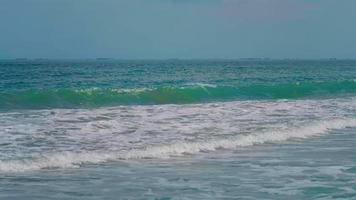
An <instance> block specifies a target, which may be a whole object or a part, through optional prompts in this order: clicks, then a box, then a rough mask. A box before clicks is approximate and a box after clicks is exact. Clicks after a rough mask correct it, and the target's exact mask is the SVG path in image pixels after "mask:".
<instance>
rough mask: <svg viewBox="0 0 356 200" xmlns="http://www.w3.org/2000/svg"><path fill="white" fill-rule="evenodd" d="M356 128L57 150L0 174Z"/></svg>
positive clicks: (333, 125) (336, 125)
mask: <svg viewBox="0 0 356 200" xmlns="http://www.w3.org/2000/svg"><path fill="white" fill-rule="evenodd" d="M347 127H356V119H355V118H342V119H331V120H328V121H316V122H313V123H308V124H304V126H302V127H293V128H289V129H287V130H275V131H268V132H262V133H251V134H247V135H239V136H235V137H227V138H221V137H219V138H215V139H210V140H201V141H195V142H176V143H172V144H166V145H152V146H147V147H145V148H142V149H131V150H121V151H106V152H99V151H86V152H70V151H65V152H59V153H52V154H49V153H47V154H42V155H39V156H35V157H32V158H30V159H23V160H8V161H0V173H9V172H25V171H33V170H40V169H50V168H68V167H79V166H81V165H82V164H85V163H101V162H107V161H112V160H131V159H148V158H157V159H166V158H170V157H172V156H183V155H184V154H196V153H200V152H209V151H215V150H217V149H235V148H237V147H247V146H253V145H257V144H263V143H277V142H283V141H286V140H290V139H305V138H309V137H313V136H318V135H322V134H326V133H328V132H330V130H333V129H343V128H347Z"/></svg>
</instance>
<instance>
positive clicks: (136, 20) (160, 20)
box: [0, 0, 356, 59]
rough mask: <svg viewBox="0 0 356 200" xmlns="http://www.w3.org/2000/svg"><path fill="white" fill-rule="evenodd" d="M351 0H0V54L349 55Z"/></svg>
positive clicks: (354, 31)
mask: <svg viewBox="0 0 356 200" xmlns="http://www.w3.org/2000/svg"><path fill="white" fill-rule="evenodd" d="M355 24H356V1H355V0H0V59H7V58H24V57H26V58H54V59H60V58H63V59H73V58H97V57H110V58H117V59H167V58H181V59H205V58H207V59H235V58H252V57H268V58H301V59H303V58H306V59H309V58H356V25H355Z"/></svg>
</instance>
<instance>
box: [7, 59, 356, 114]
mask: <svg viewBox="0 0 356 200" xmlns="http://www.w3.org/2000/svg"><path fill="white" fill-rule="evenodd" d="M0 69H1V72H0V77H1V81H0V83H1V84H0V109H24V108H25V109H30V108H51V107H60V108H62V107H70V108H76V107H98V106H112V105H137V104H170V103H174V104H185V103H200V102H208V101H209V102H211V101H227V100H238V99H293V98H324V97H328V98H330V97H333V96H335V95H337V96H339V95H345V94H351V95H353V94H356V81H355V79H356V62H355V61H260V62H252V61H248V62H247V61H244V62H242V61H125V62H124V61H110V62H93V61H41V62H36V61H26V62H14V61H7V62H5V61H2V62H0Z"/></svg>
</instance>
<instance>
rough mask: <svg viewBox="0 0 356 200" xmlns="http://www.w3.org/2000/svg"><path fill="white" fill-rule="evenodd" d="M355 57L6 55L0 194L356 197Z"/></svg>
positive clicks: (0, 72)
mask: <svg viewBox="0 0 356 200" xmlns="http://www.w3.org/2000/svg"><path fill="white" fill-rule="evenodd" d="M355 133H356V61H352V60H319V61H316V60H314V61H313V60H310V61H298V60H265V61H227V60H226V61H224V60H218V61H215V60H202V61H199V60H191V61H183V60H182V61H181V60H167V61H153V60H148V61H115V60H108V61H92V60H86V61H79V60H75V61H69V60H65V61H55V60H51V61H46V60H37V61H31V60H28V61H20V60H19V61H11V60H8V61H6V60H3V61H0V147H1V148H0V180H1V181H0V199H48V198H50V199H287V198H289V199H354V198H356V157H355V155H356V137H355Z"/></svg>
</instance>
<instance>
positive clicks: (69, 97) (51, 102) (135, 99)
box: [0, 81, 356, 109]
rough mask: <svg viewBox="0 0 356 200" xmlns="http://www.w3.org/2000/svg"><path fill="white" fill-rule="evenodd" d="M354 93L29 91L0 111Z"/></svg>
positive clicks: (206, 88)
mask: <svg viewBox="0 0 356 200" xmlns="http://www.w3.org/2000/svg"><path fill="white" fill-rule="evenodd" d="M355 92H356V81H330V82H304V83H290V84H273V85H248V86H218V85H209V84H195V85H187V86H177V87H173V86H170V87H157V88H136V89H111V88H87V89H32V90H23V91H3V92H0V109H28V108H35V109H37V108H76V107H100V106H112V105H150V104H186V103H199V102H207V101H220V100H232V99H296V98H304V97H310V96H328V95H335V94H343V93H355Z"/></svg>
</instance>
